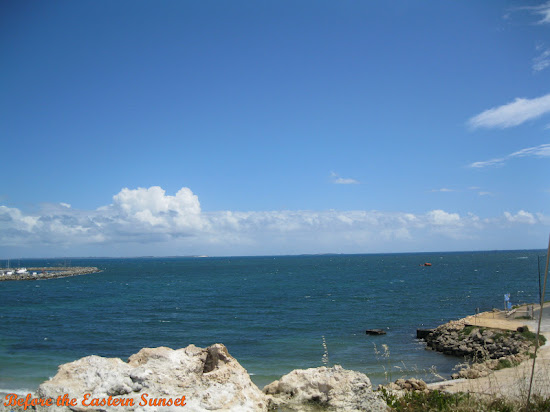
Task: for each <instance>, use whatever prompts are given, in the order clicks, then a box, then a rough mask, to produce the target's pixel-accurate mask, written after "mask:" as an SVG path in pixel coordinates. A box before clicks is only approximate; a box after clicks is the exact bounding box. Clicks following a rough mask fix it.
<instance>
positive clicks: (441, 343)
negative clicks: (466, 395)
mask: <svg viewBox="0 0 550 412" xmlns="http://www.w3.org/2000/svg"><path fill="white" fill-rule="evenodd" d="M525 328H526V327H525ZM424 340H425V341H426V344H427V347H428V348H430V349H433V350H436V351H438V352H442V353H444V354H446V355H453V356H460V357H464V358H466V359H467V360H468V361H469V362H471V363H472V364H471V365H469V366H468V367H466V368H464V369H462V370H461V371H459V372H458V373H456V374H453V378H478V377H481V376H486V375H488V374H489V372H490V371H491V370H494V369H500V368H503V367H508V366H515V365H517V364H519V363H521V362H522V361H524V360H526V359H528V358H529V357H530V354H531V353H532V352H533V351H534V340H533V339H532V334H531V335H530V332H529V331H528V329H527V330H526V329H523V330H522V332H518V331H508V330H500V329H490V328H483V327H477V326H472V325H467V324H466V322H465V321H464V319H461V320H458V321H451V322H448V323H446V324H444V325H441V326H439V327H437V328H436V329H434V330H433V331H432V332H431V333H429V334H427V335H426V336H425V337H424Z"/></svg>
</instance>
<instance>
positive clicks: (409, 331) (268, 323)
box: [0, 250, 546, 393]
mask: <svg viewBox="0 0 550 412" xmlns="http://www.w3.org/2000/svg"><path fill="white" fill-rule="evenodd" d="M545 253H546V251H543V250H528V251H524V250H522V251H493V252H461V253H414V254H367V255H313V256H309V255H308V256H262V257H217V258H210V257H205V258H184V257H174V258H127V259H99V258H98V259H72V260H71V262H70V265H71V266H97V267H99V268H100V269H101V270H102V272H101V273H97V274H92V275H83V276H74V277H69V278H61V279H50V280H38V281H20V282H13V281H12V282H0V391H4V392H5V391H18V392H23V393H26V392H31V391H34V390H35V389H36V388H37V387H38V385H39V384H40V383H41V382H43V381H44V380H46V379H48V378H49V377H52V376H53V375H55V374H56V372H57V366H58V365H60V364H63V363H66V362H71V361H73V360H76V359H78V358H81V357H84V356H88V355H92V354H94V355H100V356H106V357H119V358H121V359H123V360H126V359H127V358H128V357H129V356H130V355H132V354H134V353H136V352H138V351H139V350H140V349H141V348H143V347H157V346H168V347H171V348H174V349H176V348H182V347H185V346H187V345H189V344H194V345H196V346H200V347H205V346H208V345H211V344H214V343H223V344H224V345H226V346H227V348H228V350H229V353H230V354H231V355H233V356H234V357H235V358H236V359H237V360H238V361H239V362H240V363H241V365H243V366H244V367H245V368H246V369H247V370H248V372H249V373H250V375H251V378H252V380H253V381H254V382H255V383H256V384H257V385H258V386H259V387H260V388H262V387H263V386H264V385H266V384H267V383H269V382H271V381H273V380H275V379H278V378H279V377H281V376H282V375H283V374H285V373H288V372H290V371H291V370H293V369H298V368H311V367H318V366H324V365H327V366H331V365H334V364H339V365H342V366H343V367H344V368H347V369H353V370H357V371H360V372H363V373H366V374H367V375H368V376H369V378H370V379H371V381H372V382H373V384H375V385H376V384H378V383H384V382H386V381H387V380H395V379H397V378H400V377H411V376H416V377H421V378H423V379H425V380H427V381H435V380H439V379H440V378H439V377H438V376H442V377H444V378H447V377H449V376H450V374H451V373H453V372H454V371H453V368H454V367H455V366H456V365H457V363H459V362H460V361H461V360H460V359H457V358H455V357H451V356H446V355H442V354H440V353H437V352H433V351H428V350H426V349H425V345H424V343H423V342H421V341H418V340H417V339H416V329H417V328H428V327H435V326H437V325H439V324H442V323H444V322H447V321H449V320H451V319H458V318H461V317H464V316H467V315H470V314H474V313H475V312H476V311H477V310H480V311H486V310H490V309H492V308H503V305H504V299H503V298H504V294H505V293H510V294H511V301H512V303H513V304H516V303H523V302H535V301H538V299H539V297H538V296H539V280H538V279H539V278H538V269H537V256H541V270H543V269H544V267H542V266H543V264H544V259H543V256H545ZM12 262H13V260H12ZM425 262H430V263H432V266H423V264H424V263H425ZM61 263H63V259H43V260H38V259H36V260H33V259H28V260H21V265H22V266H27V267H33V266H34V267H36V266H42V265H49V266H57V265H59V264H61ZM372 328H381V329H384V330H385V331H386V332H387V334H386V335H382V336H370V335H366V334H365V330H366V329H372ZM323 342H325V344H326V349H325V347H324V346H323ZM385 348H387V349H385ZM324 355H327V358H328V359H326V358H325V359H324Z"/></svg>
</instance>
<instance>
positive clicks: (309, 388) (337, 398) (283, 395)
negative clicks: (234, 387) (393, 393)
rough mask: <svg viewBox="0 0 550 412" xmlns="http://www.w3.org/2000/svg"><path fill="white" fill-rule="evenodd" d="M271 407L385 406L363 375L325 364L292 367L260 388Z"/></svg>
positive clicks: (375, 408)
mask: <svg viewBox="0 0 550 412" xmlns="http://www.w3.org/2000/svg"><path fill="white" fill-rule="evenodd" d="M263 390H264V392H265V393H266V394H267V395H268V396H269V397H270V403H271V406H272V407H273V408H280V407H282V406H284V408H285V409H289V410H296V411H308V410H315V409H316V408H318V407H319V406H322V407H325V408H327V409H328V410H334V411H348V412H351V411H386V410H387V406H386V403H385V402H384V401H382V400H381V399H380V397H379V395H378V394H377V393H375V392H373V390H372V385H371V382H370V380H369V378H368V377H367V375H365V374H363V373H360V372H356V371H350V370H346V369H343V368H342V367H341V366H334V367H332V368H327V367H325V366H322V367H319V368H311V369H296V370H293V371H292V372H290V373H288V374H287V375H284V376H283V377H282V378H281V379H279V380H278V381H275V382H272V383H270V384H269V385H267V386H266V387H264V389H263Z"/></svg>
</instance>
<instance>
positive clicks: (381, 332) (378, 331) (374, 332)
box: [365, 329, 386, 335]
mask: <svg viewBox="0 0 550 412" xmlns="http://www.w3.org/2000/svg"><path fill="white" fill-rule="evenodd" d="M365 333H366V334H367V335H385V334H386V331H385V330H382V329H367V330H366V331H365Z"/></svg>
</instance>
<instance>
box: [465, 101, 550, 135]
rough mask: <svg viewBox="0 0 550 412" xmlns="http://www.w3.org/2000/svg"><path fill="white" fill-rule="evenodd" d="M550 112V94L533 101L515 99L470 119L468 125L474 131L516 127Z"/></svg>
mask: <svg viewBox="0 0 550 412" xmlns="http://www.w3.org/2000/svg"><path fill="white" fill-rule="evenodd" d="M548 112H550V94H546V95H544V96H542V97H537V98H534V99H523V98H516V100H514V101H513V102H511V103H507V104H505V105H502V106H498V107H493V108H492V109H489V110H485V111H484V112H482V113H480V114H478V115H477V116H474V117H472V118H471V119H470V120H469V121H468V124H469V126H471V127H472V128H474V129H477V128H480V127H485V128H501V129H505V128H508V127H513V126H518V125H520V124H522V123H524V122H526V121H528V120H532V119H536V118H537V117H540V116H542V115H544V114H546V113H548Z"/></svg>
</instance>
